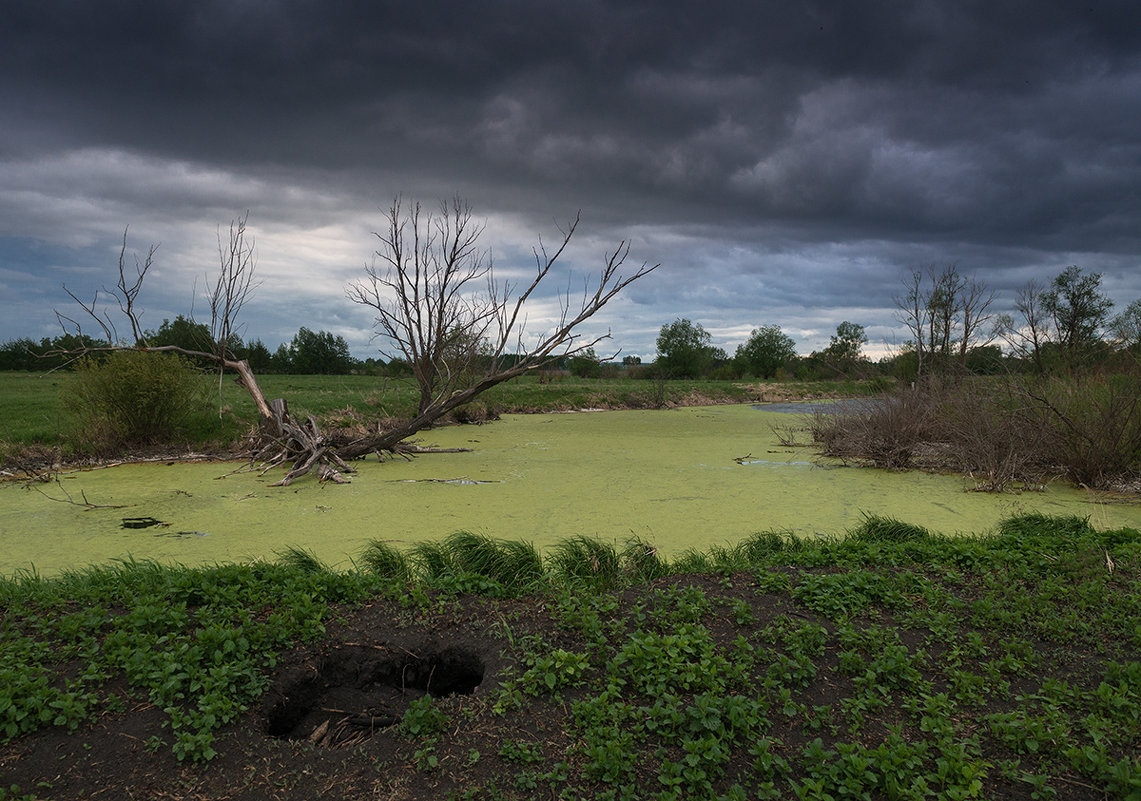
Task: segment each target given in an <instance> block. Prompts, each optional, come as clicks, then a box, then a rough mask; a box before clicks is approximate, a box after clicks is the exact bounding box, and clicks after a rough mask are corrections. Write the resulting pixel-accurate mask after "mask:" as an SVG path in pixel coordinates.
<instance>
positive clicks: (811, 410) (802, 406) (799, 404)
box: [752, 398, 883, 414]
mask: <svg viewBox="0 0 1141 801" xmlns="http://www.w3.org/2000/svg"><path fill="white" fill-rule="evenodd" d="M882 402H883V401H882V399H880V398H841V399H840V400H834V401H796V402H792V403H754V404H752V407H753V408H754V409H756V410H757V411H759V412H776V413H777V414H817V413H820V414H855V413H859V412H866V411H868V410H870V409H874V408H875V407H876V406H878V405H879V404H881V403H882Z"/></svg>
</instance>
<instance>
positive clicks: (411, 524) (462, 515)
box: [0, 404, 1141, 574]
mask: <svg viewBox="0 0 1141 801" xmlns="http://www.w3.org/2000/svg"><path fill="white" fill-rule="evenodd" d="M775 408H777V409H783V410H785V411H770V410H769V407H768V406H766V405H764V404H761V405H748V404H744V405H724V406H708V407H686V408H677V409H669V410H623V411H610V412H605V413H602V412H580V413H575V414H532V415H506V416H505V417H504V418H503V419H502V420H499V421H496V422H491V423H487V424H485V425H479V426H449V427H444V428H437V429H433V430H431V431H428V432H425V433H424V434H423V435H422V437H421V439H422V444H424V445H430V446H432V447H438V448H441V449H448V450H454V449H464V450H467V451H469V452H461V453H434V454H425V455H422V456H418V457H416V458H414V459H412V460H410V461H405V460H403V459H394V460H389V461H386V462H383V463H378V462H376V461H375V460H373V459H369V460H366V461H364V462H359V463H357V469H358V470H359V473H358V474H357V475H356V476H355V477H354V479H353V481H352V483H350V484H345V485H338V486H335V485H331V484H320V483H318V482H315V481H309V482H300V483H298V484H295V485H292V486H290V487H270V486H269V485H270V484H271V483H272V482H273V481H275V480H277V478H278V476H277V474H276V473H272V472H271V473H268V474H266V475H259V474H258V473H257V472H242V473H234V472H233V471H234V470H236V469H238V468H240V467H241V464H240V463H232V462H213V461H206V462H176V461H164V462H157V463H155V462H150V463H143V464H129V465H120V466H116V467H106V468H102V469H90V470H80V471H69V472H65V473H62V474H58V475H57V481H56V482H54V483H18V482H8V483H6V484H0V535H2V536H3V540H4V543H5V548H4V551H3V553H2V554H0V573H3V574H11V573H13V572H14V571H16V570H20V569H33V568H34V569H35V570H36V571H39V572H41V573H44V574H54V573H57V572H59V571H60V570H62V569H65V568H67V567H70V566H74V565H76V564H83V565H89V564H103V563H107V562H109V561H111V560H117V559H128V558H134V559H148V560H157V561H160V562H165V563H179V564H186V565H196V564H209V563H213V562H219V561H250V560H254V559H263V560H273V559H274V558H275V557H276V555H277V554H278V553H280V552H282V551H284V550H286V549H288V548H303V549H307V550H310V551H312V552H313V553H314V554H315V555H316V556H317V557H318V558H320V559H321V560H322V561H324V562H325V563H327V564H329V565H331V566H333V567H335V568H346V567H349V566H350V565H351V564H352V560H353V559H355V558H356V557H357V556H358V555H359V554H360V552H361V551H362V550H363V549H364V547H365V546H366V545H367V544H368V543H369V542H371V541H372V540H376V539H380V540H383V541H385V542H389V543H392V544H395V545H398V546H400V547H409V546H411V545H414V544H415V543H417V542H423V541H432V540H438V539H441V538H443V537H445V536H446V535H448V534H450V533H451V532H454V531H460V530H466V531H473V532H476V533H480V534H484V535H487V536H491V537H497V538H505V539H521V540H526V541H530V542H533V543H534V544H535V545H536V546H537V547H538V548H539V549H540V550H542V549H544V548H546V547H549V546H551V545H553V544H555V543H557V542H560V541H562V540H565V539H567V538H570V537H574V536H580V535H581V536H588V537H592V538H599V539H604V540H609V541H611V542H618V543H621V542H623V541H625V540H626V539H629V538H637V539H638V540H640V541H643V542H646V543H649V544H651V545H653V546H654V547H655V548H657V549H658V550H659V551H661V552H662V553H663V554H665V555H668V556H673V555H677V554H680V553H682V552H684V551H686V550H687V549H691V548H693V549H697V550H705V549H707V548H708V547H709V546H712V545H727V544H732V543H734V542H736V541H739V540H741V539H743V538H744V537H746V536H748V535H750V534H753V533H755V532H756V531H757V530H758V528H759V527H761V528H764V529H775V530H781V531H787V532H790V533H792V534H795V535H797V536H801V537H833V536H837V535H839V534H842V533H843V532H844V531H846V530H848V529H850V528H852V527H854V526H856V525H858V524H859V523H860V521H861V519H862V517H863V516H864V515H879V516H888V517H895V518H899V519H904V520H907V521H909V522H913V523H915V524H918V525H922V526H925V527H927V528H929V529H931V530H933V531H939V532H943V533H946V534H955V533H957V532H981V531H987V530H989V529H991V528H992V527H993V526H994V525H995V524H996V523H997V522H998V521H999V520H1001V519H1004V518H1007V517H1011V516H1014V515H1017V514H1023V513H1028V512H1040V513H1045V514H1051V515H1078V516H1082V517H1089V518H1090V519H1091V521H1092V522H1093V523H1094V524H1095V525H1096V526H1097V527H1099V528H1119V527H1122V526H1129V527H1133V528H1137V527H1141V506H1139V505H1138V504H1135V503H1124V502H1116V501H1117V500H1119V499H1115V498H1113V497H1112V496H1109V495H1106V494H1099V493H1093V492H1090V491H1087V490H1079V489H1075V488H1073V487H1070V486H1067V485H1065V484H1064V483H1062V482H1057V483H1053V484H1050V485H1049V486H1047V488H1046V489H1045V490H1044V491H1041V492H1024V493H1020V494H1012V493H981V492H967V491H965V490H966V489H967V487H968V486H969V484H967V483H965V482H964V479H962V478H961V477H959V476H952V475H943V474H937V473H929V472H923V471H910V472H888V471H879V470H873V469H868V468H856V467H847V466H844V465H842V464H841V463H840V462H839V461H838V460H835V459H827V458H823V457H819V456H817V455H816V454H815V453H814V452H813V450H812V449H811V448H807V447H787V446H784V445H782V444H781V441H780V438H779V437H778V436H777V434H776V433H775V432H774V428H777V429H779V428H781V427H784V426H788V425H795V424H797V422H798V418H799V417H800V415H798V414H790V413H789V411H791V410H795V409H797V408H798V407H797V404H785V405H781V406H777V407H775ZM84 499H86V503H87V504H90V505H84ZM92 507H94V508H92ZM132 519H134V520H138V521H139V522H136V523H134V524H131V523H126V524H125V523H124V520H127V521H130V520H132ZM148 521H153V523H154V524H153V525H150V526H146V525H145V524H146V522H148ZM133 526H138V527H133Z"/></svg>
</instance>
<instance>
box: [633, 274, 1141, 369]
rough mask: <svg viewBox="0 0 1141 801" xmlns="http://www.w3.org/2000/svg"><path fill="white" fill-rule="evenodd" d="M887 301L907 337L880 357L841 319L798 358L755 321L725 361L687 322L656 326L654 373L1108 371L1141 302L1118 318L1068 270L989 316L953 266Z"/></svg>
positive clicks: (1137, 328) (1095, 277)
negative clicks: (820, 343)
mask: <svg viewBox="0 0 1141 801" xmlns="http://www.w3.org/2000/svg"><path fill="white" fill-rule="evenodd" d="M902 285H903V291H902V292H901V293H900V294H899V295H897V296H896V297H894V298H893V302H894V305H895V308H896V311H895V316H896V319H897V320H898V321H899V322H900V323H901V324H902V325H903V326H904V329H905V330H906V331H907V332H908V338H907V339H906V340H905V341H904V342H903V343H902V344H901V345H899V346H897V347H895V348H894V349H893V352H891V353H889V354H888V355H887V356H885V357H883V358H882V359H880V360H878V361H876V362H874V363H873V362H872V361H871V360H870V359H868V357H867V356H865V355H864V353H863V346H864V345H866V344H867V342H868V337H867V334H866V332H865V328H864V326H863V325H860V324H858V323H853V322H849V321H847V320H845V321H844V322H842V323H840V324H839V325H838V326H837V327H836V332H835V333H834V334H833V335H832V337H831V339H830V341H829V344H828V346H827V347H825V348H824V349H822V350H820V351H814V352H812V353H810V354H809V355H807V356H798V355H797V352H796V343H795V342H794V341H793V339H792V337H790V336H788V334H786V333H784V332H783V331H781V328H780V326H779V325H762V326H760V327H759V328H755V329H753V331H752V333H751V334H750V335H749V338H748V339H747V340H746V341H745V342H744V343H742V344H741V345H739V346H738V347H737V349H736V352H735V353H734V354H733V355H732V356H730V355H729V354H728V353H727V352H726V351H725V350H724V349H723V348H718V347H714V346H713V344H712V336H711V335H710V334H709V333H708V332H707V331H706V330H705V329H704V328H703V327H702V326H701V324H700V323H695V322H693V321H691V320H689V319H687V318H678V319H676V320H674V321H673V322H672V323H670V324H668V325H664V326H662V328H661V331H660V333H659V335H658V339H657V352H658V357H657V359H656V361H655V362H654V364H653V365H652V372H654V373H655V374H656V375H659V376H663V377H672V378H700V377H704V378H724V379H741V378H761V379H768V378H780V377H787V378H796V379H800V380H811V379H827V378H844V377H846V378H868V377H873V376H876V375H890V376H894V377H896V378H900V379H903V380H906V381H922V380H924V379H927V378H930V377H933V376H948V375H952V376H954V375H959V376H961V375H988V374H1000V373H1038V374H1053V373H1069V374H1073V373H1075V372H1080V371H1082V370H1086V369H1092V368H1106V369H1111V370H1112V369H1116V368H1118V367H1121V366H1123V365H1130V364H1136V360H1137V357H1138V356H1141V299H1138V300H1135V301H1133V302H1132V303H1130V304H1129V305H1128V306H1126V307H1125V309H1124V310H1122V311H1121V312H1120V313H1119V314H1117V315H1112V316H1111V312H1112V310H1113V301H1111V300H1110V299H1109V298H1108V297H1107V296H1106V295H1105V293H1104V291H1103V290H1102V288H1101V274H1100V273H1087V272H1085V271H1083V270H1082V269H1081V268H1079V267H1076V266H1070V267H1067V268H1066V269H1064V270H1063V271H1062V272H1061V273H1059V274H1058V275H1057V276H1055V277H1054V278H1053V279H1052V280H1051V281H1049V282H1048V283H1042V282H1039V281H1032V282H1031V283H1029V284H1028V285H1026V286H1025V287H1023V288H1022V289H1020V290H1019V291H1018V293H1017V295H1016V298H1015V303H1014V307H1013V309H1011V310H1010V311H1009V312H1004V313H995V311H994V301H995V293H994V291H993V290H991V289H989V288H988V287H987V286H986V285H985V284H983V283H982V282H981V281H979V280H978V279H977V278H975V277H973V276H968V275H964V274H963V273H961V272H960V271H959V269H958V267H957V266H956V265H948V266H946V267H942V268H928V269H925V270H924V269H917V270H914V271H912V272H910V273H909V274H908V275H906V276H905V277H904V279H903V281H902Z"/></svg>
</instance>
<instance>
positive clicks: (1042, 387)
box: [1024, 373, 1141, 488]
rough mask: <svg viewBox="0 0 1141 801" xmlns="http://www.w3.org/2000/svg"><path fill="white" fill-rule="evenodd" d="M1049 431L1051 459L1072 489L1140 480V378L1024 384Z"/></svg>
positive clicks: (1089, 378) (1097, 377)
mask: <svg viewBox="0 0 1141 801" xmlns="http://www.w3.org/2000/svg"><path fill="white" fill-rule="evenodd" d="M1024 392H1025V393H1026V396H1027V397H1028V398H1029V400H1030V401H1032V402H1033V403H1035V404H1037V406H1038V407H1039V409H1040V410H1041V413H1042V415H1043V416H1044V417H1045V419H1046V421H1047V424H1048V425H1049V426H1050V443H1049V444H1050V455H1051V457H1052V458H1053V459H1056V460H1057V462H1058V463H1059V464H1060V465H1062V467H1063V469H1064V472H1065V475H1066V477H1067V478H1068V479H1070V480H1071V481H1073V482H1074V483H1075V484H1081V485H1084V486H1087V487H1092V488H1104V487H1108V486H1110V485H1112V484H1113V483H1114V482H1116V481H1119V480H1123V479H1129V478H1135V477H1137V476H1138V475H1139V474H1141V376H1139V375H1138V374H1136V373H1133V374H1129V375H1112V376H1107V375H1088V376H1083V377H1082V378H1080V379H1069V378H1058V377H1055V378H1049V379H1046V380H1042V381H1038V382H1033V383H1028V384H1027V385H1026V386H1025V388H1024Z"/></svg>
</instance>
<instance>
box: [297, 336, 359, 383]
mask: <svg viewBox="0 0 1141 801" xmlns="http://www.w3.org/2000/svg"><path fill="white" fill-rule="evenodd" d="M289 366H290V372H293V373H301V374H304V375H346V374H347V373H349V372H351V371H352V369H353V357H352V356H351V355H350V354H349V344H348V343H347V342H345V339H344V337H341V336H333V335H332V334H331V333H329V332H328V331H318V332H316V333H314V332H313V331H310V330H309V329H308V328H305V327H304V326H302V327H301V328H300V329H299V330H298V332H297V333H296V334H295V335H294V337H293V341H292V342H290V343H289Z"/></svg>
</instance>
